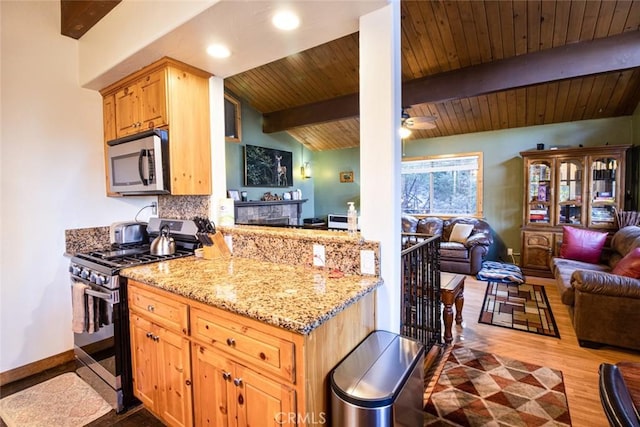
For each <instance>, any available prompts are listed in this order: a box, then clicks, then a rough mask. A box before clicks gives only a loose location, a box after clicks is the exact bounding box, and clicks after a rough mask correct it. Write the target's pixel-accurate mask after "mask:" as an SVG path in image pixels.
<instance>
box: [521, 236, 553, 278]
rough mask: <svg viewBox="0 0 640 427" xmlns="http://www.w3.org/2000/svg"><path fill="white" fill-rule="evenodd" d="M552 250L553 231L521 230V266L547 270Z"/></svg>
mask: <svg viewBox="0 0 640 427" xmlns="http://www.w3.org/2000/svg"><path fill="white" fill-rule="evenodd" d="M552 252H553V233H552V232H544V231H523V232H522V265H521V266H522V267H523V268H532V269H537V270H549V266H550V261H551V254H552Z"/></svg>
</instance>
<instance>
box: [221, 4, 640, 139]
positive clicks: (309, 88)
mask: <svg viewBox="0 0 640 427" xmlns="http://www.w3.org/2000/svg"><path fill="white" fill-rule="evenodd" d="M401 14H402V41H401V43H402V78H403V91H404V97H403V98H404V99H405V100H406V99H409V98H412V96H410V95H412V92H411V93H407V91H406V89H407V87H409V85H408V84H407V83H408V82H411V83H416V82H417V83H420V81H421V79H423V80H424V79H430V78H431V79H433V78H441V81H444V82H447V83H448V84H449V85H450V86H452V85H455V82H456V79H463V78H464V79H466V80H467V81H465V82H464V83H465V84H466V85H470V86H475V87H473V88H472V90H471V92H470V93H473V95H474V96H468V95H464V96H461V95H456V94H455V93H453V94H450V95H448V96H447V97H446V98H444V99H436V100H429V102H416V103H411V105H406V104H405V105H406V106H407V107H409V108H408V109H407V112H408V113H409V115H410V116H424V115H429V116H431V115H432V116H435V117H436V119H437V120H436V124H437V126H436V128H435V129H432V130H414V131H413V133H412V135H411V137H410V138H411V139H414V138H429V137H437V136H449V135H458V134H465V133H470V132H482V131H489V130H499V129H507V128H516V127H524V126H534V125H542V124H550V123H561V122H568V121H577V120H587V119H597V118H605V117H616V116H623V115H630V114H632V113H633V111H634V109H635V108H636V106H637V105H638V103H639V102H640V66H638V64H636V62H637V56H638V55H640V48H639V47H638V46H640V45H639V44H637V43H636V42H637V41H638V40H639V39H638V38H637V37H635V36H636V34H640V33H638V32H639V31H640V0H634V1H610V0H605V1H595V0H589V1H563V0H560V1H536V0H530V1H520V0H513V1H507V0H503V1H402V3H401ZM623 33H634V34H630V36H631V38H629V37H627V38H626V39H624V40H625V43H623V45H624V46H625V47H624V49H626V50H621V51H620V52H619V53H618V55H619V56H618V57H615V56H614V57H613V58H614V59H616V60H617V59H618V58H621V59H622V60H621V61H610V60H608V62H609V63H607V64H604V65H601V66H600V67H601V68H600V69H599V70H600V71H598V72H597V73H595V74H590V73H593V71H588V70H586V69H585V72H584V73H580V72H577V73H576V72H575V70H574V75H575V77H573V78H571V79H566V78H564V79H563V78H561V76H562V72H563V70H560V71H557V72H556V74H558V76H556V77H551V78H550V80H548V81H545V82H542V83H536V84H529V85H525V86H522V80H523V78H520V80H519V81H517V82H516V81H515V80H516V79H514V82H513V86H511V87H510V86H509V84H508V83H509V80H510V79H509V78H508V70H509V68H508V67H509V66H512V62H514V60H515V61H518V60H519V65H520V68H513V69H514V70H522V66H523V64H525V66H526V67H528V68H529V69H530V70H534V71H535V72H536V73H538V72H543V71H551V73H552V74H553V72H554V70H553V67H556V68H559V67H560V66H561V65H562V66H566V64H565V65H563V64H560V63H559V62H558V61H559V58H561V57H562V56H563V53H564V52H565V51H563V50H562V49H573V48H574V47H576V48H577V47H586V49H584V48H583V49H582V50H580V51H579V54H580V55H581V54H582V53H583V52H589V53H590V54H592V55H594V54H595V55H597V54H598V52H601V53H603V54H604V53H605V52H606V53H607V54H613V55H615V54H616V52H613V53H611V51H612V50H615V49H611V48H610V47H604V46H603V45H602V44H598V43H595V42H592V41H593V40H596V41H597V42H598V41H601V40H600V39H605V38H610V37H614V36H619V35H621V34H623ZM627 36H628V35H627ZM615 40H616V44H615V45H616V46H617V45H618V43H617V41H618V39H615ZM563 47H564V48H563ZM598 49H600V51H599V50H598ZM634 50H635V51H634ZM566 52H567V53H570V52H571V51H569V50H567V51H566ZM630 52H631V55H629V53H630ZM532 54H534V55H532ZM528 55H531V56H528ZM536 55H537V56H536ZM629 56H632V57H633V58H632V59H633V61H636V62H633V61H631V64H632V65H631V67H630V66H629V63H630V62H629V61H626V62H625V59H626V58H628V57H629ZM605 62H606V61H605ZM612 62H613V63H612ZM493 64H504V66H502V67H501V71H502V73H507V74H505V75H506V76H507V78H506V79H504V80H505V81H506V82H507V84H506V87H505V88H502V89H500V90H497V91H495V90H491V89H490V88H486V87H485V88H483V87H480V86H479V84H478V83H474V82H469V81H468V80H469V78H468V76H473V74H474V71H475V70H476V69H477V70H478V71H480V70H484V69H485V68H487V66H488V65H493ZM470 67H477V68H470ZM483 67H484V68H483ZM457 70H460V72H458V74H455V73H456V72H457ZM464 71H470V73H469V72H467V73H463V72H464ZM447 73H448V74H447ZM471 80H473V79H471ZM524 80H526V78H524ZM529 81H531V82H536V78H535V77H533V76H532V78H531V79H530V80H529ZM459 83H463V82H462V81H460V82H459ZM414 87H415V85H414ZM453 87H455V86H453ZM225 89H226V90H228V91H230V92H232V93H234V94H235V95H237V96H239V97H241V98H243V99H244V100H245V101H246V102H249V104H250V105H251V106H252V107H253V108H254V109H256V110H258V111H259V112H261V113H263V114H264V118H265V129H266V130H268V131H273V130H280V129H282V130H286V131H287V132H288V133H289V134H290V135H292V136H293V137H294V138H296V139H297V140H298V141H300V142H301V143H302V144H304V145H305V146H306V147H308V148H309V149H311V150H314V151H323V150H332V149H340V148H349V147H357V146H358V145H359V120H358V117H357V95H356V94H357V92H358V34H357V33H356V34H351V35H348V36H346V37H343V38H341V39H338V40H335V41H332V42H330V43H327V44H324V45H321V46H318V47H316V48H313V49H310V50H307V51H304V52H301V53H298V54H296V55H293V56H290V57H287V58H284V59H281V60H278V61H275V62H272V63H270V64H266V65H263V66H261V67H258V68H255V69H252V70H249V71H246V72H244V73H241V74H238V75H235V76H232V77H229V78H227V79H225ZM473 90H475V92H474V91H473ZM413 98H418V96H414V97H413ZM354 100H355V105H354ZM319 101H325V102H324V103H319V104H318V102H319ZM413 101H415V100H413ZM418 101H419V100H418ZM354 112H355V114H354ZM398 114H400V112H398ZM294 116H295V120H292V121H290V123H291V124H289V125H287V124H286V123H287V121H288V117H294ZM276 118H277V120H276ZM296 120H297V122H296ZM272 123H276V124H275V125H272ZM278 123H279V124H278ZM296 123H304V124H303V125H296Z"/></svg>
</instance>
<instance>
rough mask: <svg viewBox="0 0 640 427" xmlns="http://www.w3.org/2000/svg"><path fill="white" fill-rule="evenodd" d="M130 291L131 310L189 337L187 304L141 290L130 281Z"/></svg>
mask: <svg viewBox="0 0 640 427" xmlns="http://www.w3.org/2000/svg"><path fill="white" fill-rule="evenodd" d="M128 291H129V309H130V310H133V311H135V312H137V313H139V314H141V315H144V316H145V317H147V318H148V319H150V320H152V321H153V322H154V323H156V324H158V325H160V326H164V327H165V328H167V329H169V330H172V331H175V332H178V333H180V334H182V335H188V333H189V329H188V327H189V317H188V308H187V305H186V304H184V303H182V302H179V301H175V300H173V299H171V297H169V296H166V297H165V296H162V295H158V294H156V293H154V292H150V291H147V290H146V289H142V288H139V287H138V286H136V285H135V282H134V281H132V280H130V281H129V285H128Z"/></svg>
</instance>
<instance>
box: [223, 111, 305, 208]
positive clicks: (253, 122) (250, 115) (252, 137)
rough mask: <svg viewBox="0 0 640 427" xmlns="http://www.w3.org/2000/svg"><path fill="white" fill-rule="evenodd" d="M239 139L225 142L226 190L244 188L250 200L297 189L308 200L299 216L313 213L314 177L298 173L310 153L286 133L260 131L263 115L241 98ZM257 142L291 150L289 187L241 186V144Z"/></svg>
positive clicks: (242, 177) (254, 143)
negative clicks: (290, 181) (240, 133)
mask: <svg viewBox="0 0 640 427" xmlns="http://www.w3.org/2000/svg"><path fill="white" fill-rule="evenodd" d="M241 104H242V142H241V143H235V142H227V143H226V154H225V161H226V168H227V189H228V190H240V191H243V190H244V191H246V192H247V197H248V199H249V200H260V198H261V197H262V195H263V194H264V193H266V192H267V191H269V192H271V193H272V194H280V195H281V194H282V193H284V192H285V191H291V190H295V189H298V188H299V189H300V190H301V191H302V198H303V199H308V201H307V202H306V203H304V204H303V205H302V217H303V218H307V217H312V216H313V215H314V198H313V179H303V178H302V177H301V176H300V166H301V165H302V162H303V160H304V161H310V160H311V152H310V151H309V150H307V149H305V148H304V147H303V146H302V144H300V143H298V141H296V140H295V139H294V138H292V137H291V136H290V135H289V134H288V133H286V132H277V133H272V134H265V133H262V116H261V114H260V113H258V112H257V111H256V110H254V109H253V108H251V107H250V106H249V103H248V102H246V101H244V100H242V101H241ZM245 144H249V145H258V146H260V147H268V148H276V149H279V150H286V151H291V153H292V154H293V185H292V186H291V187H288V188H286V187H245V186H244V145H245Z"/></svg>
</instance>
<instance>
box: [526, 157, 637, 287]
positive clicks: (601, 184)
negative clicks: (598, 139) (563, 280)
mask: <svg viewBox="0 0 640 427" xmlns="http://www.w3.org/2000/svg"><path fill="white" fill-rule="evenodd" d="M629 147H630V146H629V145H618V146H600V147H580V148H566V149H558V150H535V151H524V152H521V153H520V155H521V156H522V158H523V160H524V162H523V163H524V200H523V222H522V223H523V227H522V249H521V262H520V264H521V267H522V269H523V272H524V273H525V274H531V275H535V276H543V277H551V275H552V272H551V268H550V261H551V257H553V256H557V255H559V253H558V251H559V244H558V243H559V242H560V239H561V237H562V227H564V226H574V227H584V228H593V229H599V230H606V231H609V230H610V231H614V230H616V229H617V220H616V211H617V210H620V209H622V207H623V205H624V189H625V182H624V177H625V157H626V152H627V150H628V149H629Z"/></svg>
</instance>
